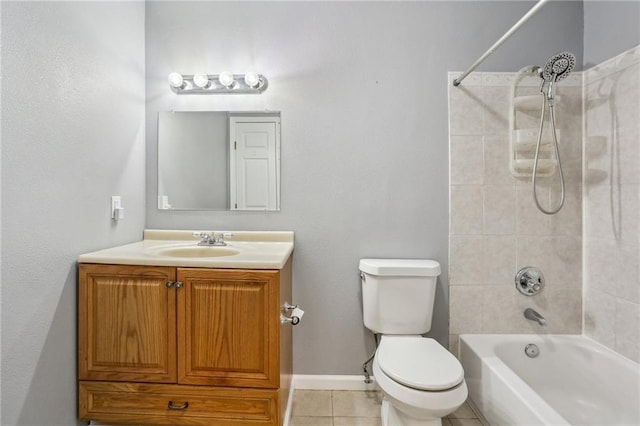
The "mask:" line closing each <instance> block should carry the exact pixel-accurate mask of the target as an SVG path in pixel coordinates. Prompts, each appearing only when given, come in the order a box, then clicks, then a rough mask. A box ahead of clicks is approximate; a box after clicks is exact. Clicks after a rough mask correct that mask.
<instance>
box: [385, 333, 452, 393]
mask: <svg viewBox="0 0 640 426" xmlns="http://www.w3.org/2000/svg"><path fill="white" fill-rule="evenodd" d="M376 358H377V360H378V365H380V368H381V369H382V371H384V372H385V374H386V375H387V376H389V377H390V378H392V379H393V380H395V381H396V382H398V383H401V384H403V385H405V386H409V387H411V388H415V389H421V390H429V391H441V390H446V389H451V388H452V387H454V386H456V385H457V384H458V383H460V382H462V379H464V371H463V370H462V365H461V364H460V362H459V361H458V359H457V358H456V357H455V356H453V354H452V353H450V352H449V351H448V350H446V349H445V348H444V347H442V346H441V345H440V344H439V343H438V342H436V341H435V340H433V339H429V338H425V337H418V336H382V341H381V342H380V346H379V347H378V351H377V352H376Z"/></svg>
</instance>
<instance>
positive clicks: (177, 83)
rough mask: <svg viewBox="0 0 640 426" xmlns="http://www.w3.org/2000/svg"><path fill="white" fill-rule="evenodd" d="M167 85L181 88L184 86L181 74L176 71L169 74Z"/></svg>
mask: <svg viewBox="0 0 640 426" xmlns="http://www.w3.org/2000/svg"><path fill="white" fill-rule="evenodd" d="M169 86H171V87H173V88H174V89H182V88H183V87H184V79H183V78H182V75H181V74H180V73H177V72H172V73H171V74H169Z"/></svg>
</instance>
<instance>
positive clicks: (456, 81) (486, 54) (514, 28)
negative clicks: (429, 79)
mask: <svg viewBox="0 0 640 426" xmlns="http://www.w3.org/2000/svg"><path fill="white" fill-rule="evenodd" d="M547 1H549V0H538V3H536V4H535V6H533V7H532V8H531V9H530V10H529V11H528V12H527V13H526V14H525V15H524V16H523V17H522V18H520V20H519V21H518V22H516V23H515V25H513V26H512V27H511V28H510V29H509V31H507V32H506V33H505V34H504V35H503V36H502V37H500V39H498V41H496V42H495V43H494V44H493V46H491V47H490V48H489V49H488V50H487V51H486V52H484V53H483V54H482V56H480V57H479V58H478V60H477V61H475V62H474V63H473V64H472V65H471V66H470V67H469V69H468V70H466V71H465V72H463V73H462V74H460V76H459V77H458V78H456V79H454V80H453V85H454V86H458V85H459V84H460V83H462V80H464V79H465V78H466V77H467V76H468V75H469V74H470V73H471V71H473V70H474V69H476V68H477V67H478V65H480V64H481V63H482V62H484V60H485V59H487V58H488V57H489V56H490V55H491V54H492V53H493V52H495V51H496V50H497V49H498V47H500V46H501V45H502V43H504V42H505V41H507V39H508V38H509V37H511V36H512V35H513V34H514V33H515V32H516V31H518V30H519V29H520V27H521V26H523V25H524V23H525V22H527V21H528V20H529V18H531V17H532V16H533V15H535V14H536V13H537V12H538V10H540V8H542V6H544V4H545V3H546V2H547Z"/></svg>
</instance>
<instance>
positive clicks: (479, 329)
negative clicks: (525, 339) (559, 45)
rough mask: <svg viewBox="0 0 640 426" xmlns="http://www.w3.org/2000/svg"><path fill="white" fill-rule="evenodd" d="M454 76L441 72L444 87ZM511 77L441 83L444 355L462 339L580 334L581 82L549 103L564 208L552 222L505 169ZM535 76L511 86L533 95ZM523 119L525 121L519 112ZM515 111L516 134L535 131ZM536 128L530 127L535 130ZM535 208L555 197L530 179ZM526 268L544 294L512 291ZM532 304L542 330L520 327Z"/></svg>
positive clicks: (570, 82)
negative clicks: (444, 95) (445, 182)
mask: <svg viewBox="0 0 640 426" xmlns="http://www.w3.org/2000/svg"><path fill="white" fill-rule="evenodd" d="M457 75H458V74H457V73H451V74H450V75H449V80H448V81H449V82H451V81H452V80H453V79H454V78H455V77H456V76H457ZM514 78H515V73H472V74H470V75H469V76H468V77H467V78H466V79H465V80H464V82H463V83H462V84H461V85H460V86H458V87H453V86H452V85H451V84H449V135H450V161H451V164H450V194H451V195H450V196H451V198H450V242H449V247H450V248H449V250H450V259H449V267H450V271H449V278H450V282H449V284H450V286H449V291H450V324H449V327H450V330H449V332H450V334H451V336H450V337H451V339H450V341H451V343H452V348H451V349H452V350H455V342H456V341H457V335H458V334H462V333H580V332H581V330H582V193H581V187H582V167H581V164H582V78H581V75H580V74H579V73H577V74H574V75H571V76H569V77H568V78H567V79H566V80H563V81H562V82H561V83H559V85H558V95H559V96H560V97H561V99H560V100H559V101H558V102H557V104H556V117H557V124H558V127H559V129H560V131H561V134H560V158H561V160H562V165H563V170H564V177H565V182H566V193H567V196H566V202H565V206H564V208H563V209H562V211H561V212H560V213H559V214H557V215H555V216H547V215H544V214H542V213H540V212H539V211H538V210H537V209H536V207H535V204H534V201H533V199H532V194H531V182H530V178H529V179H524V178H516V177H514V176H512V175H511V173H510V169H509V155H510V154H509V134H510V132H509V128H510V121H509V116H510V98H511V83H512V81H513V80H514ZM538 85H539V83H538V79H537V78H534V77H530V78H526V79H525V80H523V81H522V82H521V83H519V84H518V93H519V94H536V93H539V92H538ZM529 114H530V115H529ZM529 114H524V113H518V115H517V116H516V120H517V121H516V122H517V123H518V128H523V127H524V128H536V129H537V126H538V121H539V118H540V116H539V112H538V113H535V114H533V113H529ZM536 131H537V130H536ZM538 194H539V199H540V200H541V203H542V204H543V205H544V206H546V208H547V209H548V208H550V206H551V205H555V203H557V201H558V198H559V186H558V181H557V174H556V177H555V178H551V179H540V180H539V188H538ZM524 266H536V267H538V268H540V269H541V270H542V272H543V273H544V275H545V277H546V287H545V289H544V291H542V292H541V293H540V294H538V295H536V296H524V295H522V294H520V293H519V292H518V291H517V290H516V288H515V285H514V278H515V275H516V273H517V271H518V270H519V269H520V268H522V267H524ZM527 307H532V308H534V309H536V310H537V311H538V312H540V313H541V314H542V315H544V316H545V317H546V319H547V321H548V326H547V327H544V328H543V327H541V326H540V325H538V324H537V323H534V322H532V321H529V320H526V319H525V318H524V316H523V312H524V310H525V309H526V308H527Z"/></svg>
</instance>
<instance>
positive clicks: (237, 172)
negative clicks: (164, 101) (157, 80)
mask: <svg viewBox="0 0 640 426" xmlns="http://www.w3.org/2000/svg"><path fill="white" fill-rule="evenodd" d="M158 209H160V210H257V211H265V210H280V113H279V112H232V111H170V112H164V111H163V112H159V113H158Z"/></svg>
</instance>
